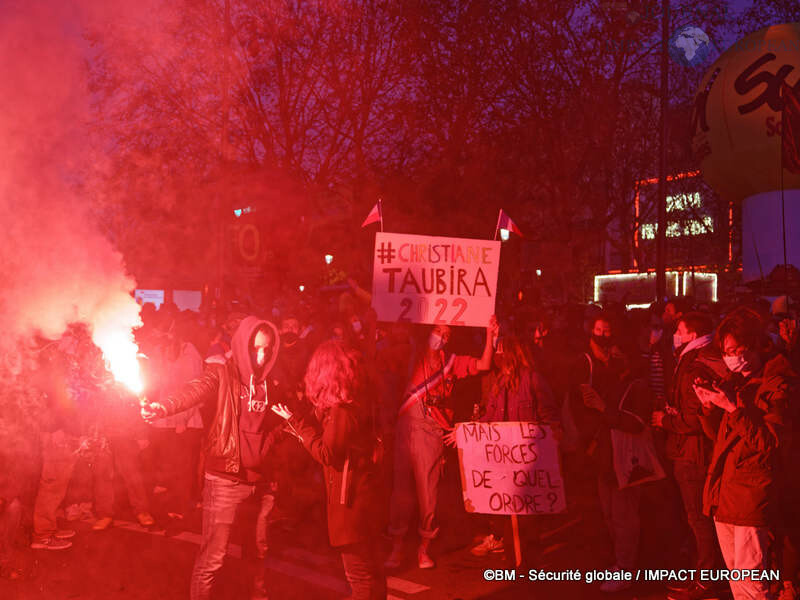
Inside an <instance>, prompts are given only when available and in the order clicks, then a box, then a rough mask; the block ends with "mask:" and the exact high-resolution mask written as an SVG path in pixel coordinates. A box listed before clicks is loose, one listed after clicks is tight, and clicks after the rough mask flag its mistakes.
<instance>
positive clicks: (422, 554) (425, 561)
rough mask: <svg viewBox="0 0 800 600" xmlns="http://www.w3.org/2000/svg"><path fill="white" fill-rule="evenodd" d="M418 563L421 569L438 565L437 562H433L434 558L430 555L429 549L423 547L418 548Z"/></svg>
mask: <svg viewBox="0 0 800 600" xmlns="http://www.w3.org/2000/svg"><path fill="white" fill-rule="evenodd" d="M417 564H418V565H419V568H420V569H432V568H433V567H435V566H436V563H435V562H433V559H432V558H431V557H430V556H428V551H427V550H424V549H422V548H420V549H419V550H417Z"/></svg>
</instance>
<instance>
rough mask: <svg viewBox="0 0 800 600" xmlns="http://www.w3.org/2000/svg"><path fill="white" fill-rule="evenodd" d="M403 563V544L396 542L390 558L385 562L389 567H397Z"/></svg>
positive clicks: (384, 564) (385, 565)
mask: <svg viewBox="0 0 800 600" xmlns="http://www.w3.org/2000/svg"><path fill="white" fill-rule="evenodd" d="M402 564H403V544H395V545H394V546H393V547H392V552H391V553H390V554H389V558H387V559H386V562H384V563H383V566H384V567H386V568H387V569H397V568H399V567H400V565H402Z"/></svg>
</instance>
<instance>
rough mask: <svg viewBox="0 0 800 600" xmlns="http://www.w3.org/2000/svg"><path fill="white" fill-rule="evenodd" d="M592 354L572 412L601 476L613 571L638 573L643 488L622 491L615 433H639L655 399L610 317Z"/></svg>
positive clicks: (584, 363) (582, 364)
mask: <svg viewBox="0 0 800 600" xmlns="http://www.w3.org/2000/svg"><path fill="white" fill-rule="evenodd" d="M590 332H591V334H590V339H589V347H588V352H586V353H585V354H584V355H583V356H582V357H580V358H579V359H578V363H576V365H575V366H574V367H573V373H574V374H575V377H574V380H575V381H578V382H582V383H580V384H578V385H575V384H573V389H572V393H571V395H570V397H569V402H570V411H571V413H572V415H573V416H574V419H575V423H576V425H577V427H578V431H579V433H580V443H581V446H582V448H583V450H584V453H585V455H586V458H587V459H588V461H589V463H590V464H591V465H592V466H593V468H594V471H595V472H596V474H597V490H598V496H599V499H600V506H601V508H602V511H603V515H604V517H605V520H606V524H607V526H608V528H609V533H610V535H611V539H612V541H613V545H614V557H615V565H614V566H613V567H612V570H626V571H630V570H634V569H635V568H636V561H637V558H638V552H639V533H640V520H639V505H640V499H641V486H638V485H637V486H632V487H627V488H624V489H619V486H618V483H617V479H616V474H615V471H614V460H613V449H612V444H611V430H612V429H618V430H620V431H625V432H629V433H640V432H641V431H643V429H644V426H645V425H644V423H646V422H647V421H648V420H649V410H650V394H649V390H648V388H647V383H646V381H644V379H642V378H640V377H636V376H635V374H634V373H633V372H632V371H631V367H630V365H631V363H630V361H629V360H628V358H627V357H626V356H625V355H624V354H623V353H622V351H621V350H620V349H619V347H618V346H617V345H616V344H615V343H614V337H613V334H614V329H613V328H612V324H611V318H610V317H609V316H607V315H605V314H603V313H601V314H599V315H598V316H596V317H595V318H594V320H593V322H592V327H591V329H590ZM631 585H632V583H631V582H630V581H624V580H618V581H606V582H604V583H603V584H601V586H600V590H601V591H603V592H618V591H622V590H624V589H627V588H629V587H631Z"/></svg>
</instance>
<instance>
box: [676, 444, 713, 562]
mask: <svg viewBox="0 0 800 600" xmlns="http://www.w3.org/2000/svg"><path fill="white" fill-rule="evenodd" d="M674 474H675V481H676V482H677V484H678V488H679V489H680V491H681V499H682V500H683V508H684V510H685V511H686V518H687V521H688V522H689V527H690V528H691V530H692V533H693V534H694V540H695V545H696V548H697V563H696V568H697V569H698V570H699V569H714V568H715V567H717V565H718V562H719V550H718V548H719V545H718V544H717V535H716V532H715V531H714V521H713V520H712V519H711V517H707V516H706V515H704V514H703V485H704V484H705V480H706V471H705V469H704V468H703V467H701V466H700V465H698V464H696V463H692V462H688V461H683V460H676V461H675V463H674Z"/></svg>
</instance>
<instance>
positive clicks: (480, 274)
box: [372, 233, 500, 327]
mask: <svg viewBox="0 0 800 600" xmlns="http://www.w3.org/2000/svg"><path fill="white" fill-rule="evenodd" d="M499 265H500V242H497V241H493V240H471V239H463V238H446V237H431V236H424V235H411V234H405V233H377V234H376V235H375V258H374V262H373V271H372V307H373V308H374V309H375V312H377V313H378V319H379V320H381V321H405V322H409V323H428V324H431V325H445V324H446V325H467V326H472V327H485V326H486V324H487V323H488V322H489V319H490V317H491V316H492V315H493V314H494V302H495V293H496V291H497V269H498V267H499Z"/></svg>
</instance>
